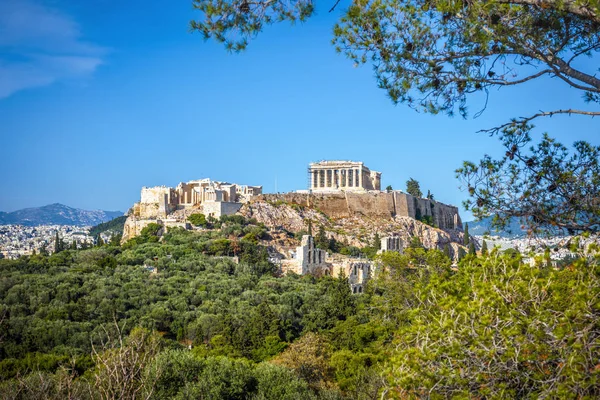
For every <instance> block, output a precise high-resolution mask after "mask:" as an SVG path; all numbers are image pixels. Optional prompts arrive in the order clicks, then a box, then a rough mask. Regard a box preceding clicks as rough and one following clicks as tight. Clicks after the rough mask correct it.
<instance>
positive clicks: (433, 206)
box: [252, 191, 462, 230]
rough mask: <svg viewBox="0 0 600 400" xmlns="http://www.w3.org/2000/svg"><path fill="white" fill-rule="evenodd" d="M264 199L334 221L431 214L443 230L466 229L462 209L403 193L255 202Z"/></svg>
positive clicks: (339, 194)
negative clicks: (312, 211)
mask: <svg viewBox="0 0 600 400" xmlns="http://www.w3.org/2000/svg"><path fill="white" fill-rule="evenodd" d="M263 200H264V201H267V202H273V203H277V202H280V201H283V202H285V203H289V204H299V205H302V206H310V207H313V208H315V209H317V210H320V211H322V212H323V213H325V214H326V215H327V216H329V217H330V218H349V217H354V216H365V217H378V218H381V217H385V218H393V217H395V216H404V217H411V218H415V219H416V218H417V216H418V215H419V214H420V216H421V217H423V216H427V215H429V216H431V217H432V219H433V222H434V224H435V225H437V226H438V227H439V228H441V229H457V230H462V222H461V220H460V215H459V213H458V207H455V206H450V205H447V204H443V203H439V202H437V201H433V200H429V199H420V198H416V197H414V196H411V195H410V194H407V193H403V192H399V191H392V192H389V193H388V192H375V191H372V192H365V193H357V192H343V191H340V192H336V193H284V194H263V195H260V196H257V197H255V198H254V199H252V201H253V202H256V201H263Z"/></svg>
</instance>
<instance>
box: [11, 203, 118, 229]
mask: <svg viewBox="0 0 600 400" xmlns="http://www.w3.org/2000/svg"><path fill="white" fill-rule="evenodd" d="M122 215H123V212H122V211H104V210H83V209H80V208H74V207H69V206H66V205H64V204H60V203H53V204H48V205H45V206H41V207H28V208H23V209H20V210H16V211H12V212H4V211H0V225H25V226H38V225H77V226H93V225H98V224H101V223H103V222H107V221H110V220H112V219H114V218H116V217H120V216H122Z"/></svg>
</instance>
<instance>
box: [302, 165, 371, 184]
mask: <svg viewBox="0 0 600 400" xmlns="http://www.w3.org/2000/svg"><path fill="white" fill-rule="evenodd" d="M308 168H309V174H310V190H311V191H312V192H331V191H340V190H344V191H355V192H356V191H366V190H381V172H377V171H371V170H370V169H369V168H367V167H366V166H365V164H364V163H362V162H355V161H319V162H315V163H310V165H309V167H308Z"/></svg>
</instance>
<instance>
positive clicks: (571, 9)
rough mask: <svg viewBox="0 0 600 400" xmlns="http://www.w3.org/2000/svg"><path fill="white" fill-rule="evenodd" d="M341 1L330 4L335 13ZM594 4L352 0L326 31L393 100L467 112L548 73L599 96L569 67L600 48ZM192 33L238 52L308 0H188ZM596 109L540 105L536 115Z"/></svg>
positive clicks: (598, 83)
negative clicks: (193, 15) (474, 100)
mask: <svg viewBox="0 0 600 400" xmlns="http://www.w3.org/2000/svg"><path fill="white" fill-rule="evenodd" d="M339 3H340V1H339V0H337V1H336V2H335V3H333V2H332V8H331V10H333V9H334V8H335V7H336V6H338V4H339ZM599 4H600V3H599V2H598V1H596V0H593V1H587V0H570V1H569V0H567V1H563V0H560V1H559V0H548V1H539V0H494V1H469V2H464V1H453V0H408V1H399V0H378V1H368V0H358V1H354V2H352V4H350V5H349V6H348V8H347V9H346V10H345V12H344V14H343V16H342V18H341V19H340V21H339V22H338V23H337V24H336V25H335V27H334V39H333V42H334V44H335V46H336V49H337V51H339V52H341V53H344V54H345V55H347V56H348V57H349V58H350V59H351V60H353V61H354V62H355V63H357V64H364V63H371V64H372V65H373V68H374V70H375V75H376V78H377V83H378V85H379V87H381V88H382V89H385V90H386V91H387V92H388V95H389V96H390V98H391V99H392V101H394V102H396V103H397V102H401V103H406V104H408V105H409V106H411V107H413V108H415V109H418V110H421V111H425V112H432V113H438V112H445V113H447V114H451V115H452V114H454V113H455V112H457V111H458V113H459V114H460V115H462V116H466V115H467V104H466V101H467V96H468V95H469V94H472V93H475V92H484V93H486V94H487V93H489V89H490V88H492V87H500V86H511V85H517V84H520V83H524V82H527V81H530V80H533V79H537V78H540V77H543V76H554V77H557V78H559V79H560V80H561V81H562V82H564V83H565V84H567V85H570V86H571V87H574V88H577V89H580V90H583V91H584V96H585V100H586V101H589V102H594V103H598V102H599V101H600V78H597V77H596V76H595V71H593V70H592V71H589V70H585V69H584V68H581V67H579V66H577V63H578V61H579V60H580V58H582V57H586V56H590V55H592V54H594V53H597V52H598V50H599V49H600V37H599V33H598V31H599V27H600V17H599V15H600V5H599ZM193 5H194V7H195V8H196V9H198V10H199V11H201V12H202V19H200V20H198V21H191V23H190V27H191V29H192V30H193V31H200V32H201V33H202V34H203V35H204V37H205V38H214V39H216V40H217V41H220V42H223V43H225V45H226V47H227V48H228V49H231V50H236V51H239V50H243V49H245V48H246V46H247V44H248V41H249V40H250V39H251V38H253V37H254V36H255V35H257V34H258V33H259V32H260V31H262V29H263V28H264V26H266V25H270V24H272V23H275V22H281V21H291V22H294V21H304V20H306V19H307V18H309V17H310V16H312V15H313V14H314V11H315V6H314V2H312V1H311V0H295V1H281V0H276V1H272V0H262V1H252V2H250V1H248V0H193ZM556 113H568V114H573V113H581V114H589V115H600V111H586V110H578V109H572V108H569V109H565V110H548V111H545V112H543V113H542V114H548V115H550V114H556Z"/></svg>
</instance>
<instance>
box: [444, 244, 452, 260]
mask: <svg viewBox="0 0 600 400" xmlns="http://www.w3.org/2000/svg"><path fill="white" fill-rule="evenodd" d="M444 255H445V256H446V257H448V258H449V259H452V251H451V250H450V245H449V244H448V243H446V244H445V245H444Z"/></svg>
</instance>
